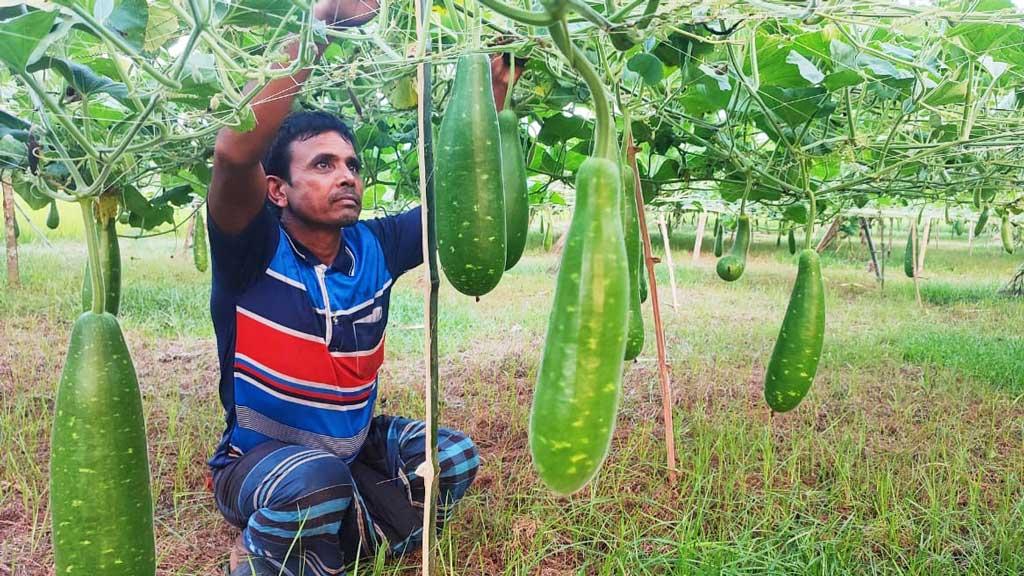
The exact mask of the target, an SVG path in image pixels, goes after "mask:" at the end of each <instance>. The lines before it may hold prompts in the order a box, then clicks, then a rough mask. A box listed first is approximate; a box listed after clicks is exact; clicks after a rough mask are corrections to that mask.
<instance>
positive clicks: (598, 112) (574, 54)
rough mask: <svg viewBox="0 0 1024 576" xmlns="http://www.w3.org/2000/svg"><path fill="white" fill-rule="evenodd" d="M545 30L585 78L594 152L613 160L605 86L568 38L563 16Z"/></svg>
mask: <svg viewBox="0 0 1024 576" xmlns="http://www.w3.org/2000/svg"><path fill="white" fill-rule="evenodd" d="M548 31H549V32H550V34H551V39H552V40H554V42H555V45H556V46H558V49H559V50H561V51H562V53H563V54H565V57H566V59H567V60H569V64H570V65H572V67H573V68H574V69H575V70H576V71H577V72H578V73H579V75H580V76H582V77H583V81H584V82H586V84H587V88H589V89H590V94H591V96H592V97H593V99H594V116H595V117H596V121H595V123H596V126H595V128H594V156H596V157H598V158H606V159H608V160H612V161H615V130H614V128H613V124H612V115H611V106H610V105H609V99H608V90H607V89H606V88H605V86H604V83H603V82H601V78H600V77H599V76H598V75H597V71H596V70H594V67H593V66H592V65H591V64H590V61H589V60H587V57H586V56H585V55H584V54H583V52H581V51H580V49H579V48H577V47H576V46H575V45H574V44H573V43H572V41H571V40H570V38H569V32H568V29H567V27H566V22H565V19H564V18H562V19H561V20H560V21H559V22H558V23H556V24H554V25H552V26H549V27H548Z"/></svg>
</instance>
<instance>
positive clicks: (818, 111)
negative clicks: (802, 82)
mask: <svg viewBox="0 0 1024 576" xmlns="http://www.w3.org/2000/svg"><path fill="white" fill-rule="evenodd" d="M760 94H761V97H762V99H763V100H764V102H765V105H766V106H768V108H769V109H770V110H771V111H772V112H774V113H775V115H776V116H778V117H780V118H782V120H783V122H785V123H786V124H787V125H789V126H790V127H792V128H796V127H797V126H801V125H803V124H804V123H806V122H807V121H808V120H810V119H811V118H822V117H824V116H827V115H828V114H831V113H832V110H834V109H835V104H833V103H832V102H831V100H829V94H828V91H827V90H825V89H824V88H775V87H767V88H763V89H762V90H760Z"/></svg>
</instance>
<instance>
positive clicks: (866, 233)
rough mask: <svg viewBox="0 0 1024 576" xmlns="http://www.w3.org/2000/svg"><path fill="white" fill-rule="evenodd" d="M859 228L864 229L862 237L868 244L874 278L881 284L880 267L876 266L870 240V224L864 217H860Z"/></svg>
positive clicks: (876, 260) (873, 247) (873, 248)
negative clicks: (873, 268)
mask: <svg viewBox="0 0 1024 576" xmlns="http://www.w3.org/2000/svg"><path fill="white" fill-rule="evenodd" d="M860 229H861V230H863V231H864V239H865V240H866V241H867V244H868V252H870V253H871V265H872V266H874V267H875V279H876V280H878V283H879V284H882V283H883V282H884V281H883V280H882V269H881V268H879V267H878V256H877V255H876V254H875V243H874V242H872V241H871V226H870V225H868V221H867V219H866V218H861V219H860Z"/></svg>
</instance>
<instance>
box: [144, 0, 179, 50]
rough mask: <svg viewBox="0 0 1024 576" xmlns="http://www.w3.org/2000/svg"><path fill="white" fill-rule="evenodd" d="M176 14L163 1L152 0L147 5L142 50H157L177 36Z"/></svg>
mask: <svg viewBox="0 0 1024 576" xmlns="http://www.w3.org/2000/svg"><path fill="white" fill-rule="evenodd" d="M178 28H179V24H178V16H177V15H176V14H175V13H174V10H172V9H171V8H170V6H168V5H167V4H166V3H165V2H159V1H158V2H154V3H152V4H150V5H149V18H148V20H147V21H146V33H145V42H143V44H142V48H143V50H145V51H146V52H152V51H154V50H158V49H159V48H161V47H162V46H164V45H165V44H167V43H168V42H170V41H171V40H173V39H175V38H177V37H178Z"/></svg>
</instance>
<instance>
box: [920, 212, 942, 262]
mask: <svg viewBox="0 0 1024 576" xmlns="http://www.w3.org/2000/svg"><path fill="white" fill-rule="evenodd" d="M931 232H932V219H931V218H925V220H924V241H923V242H921V253H920V254H918V255H917V268H916V272H917V274H920V273H921V272H924V255H925V253H926V252H928V236H929V235H930V234H931ZM936 236H938V234H936Z"/></svg>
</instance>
